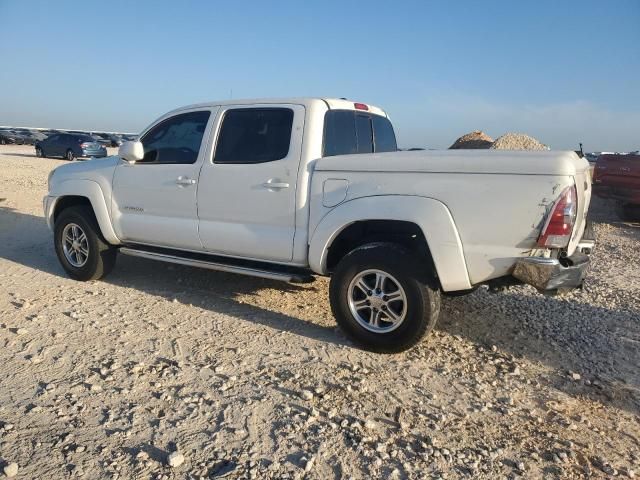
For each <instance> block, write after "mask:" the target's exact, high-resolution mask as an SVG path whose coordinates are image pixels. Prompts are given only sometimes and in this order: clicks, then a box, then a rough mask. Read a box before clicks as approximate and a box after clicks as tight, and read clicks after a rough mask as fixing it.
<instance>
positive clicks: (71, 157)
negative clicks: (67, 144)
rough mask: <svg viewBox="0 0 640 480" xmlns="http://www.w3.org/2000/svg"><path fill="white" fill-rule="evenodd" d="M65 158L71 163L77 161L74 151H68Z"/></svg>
mask: <svg viewBox="0 0 640 480" xmlns="http://www.w3.org/2000/svg"><path fill="white" fill-rule="evenodd" d="M65 157H66V159H67V160H69V161H70V162H73V161H74V160H75V159H76V154H75V153H73V150H71V149H69V150H67V154H66V155H65Z"/></svg>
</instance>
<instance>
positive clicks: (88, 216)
mask: <svg viewBox="0 0 640 480" xmlns="http://www.w3.org/2000/svg"><path fill="white" fill-rule="evenodd" d="M54 245H55V249H56V254H57V255H58V260H60V263H61V264H62V267H63V268H64V269H65V271H66V272H67V273H68V274H69V276H70V277H71V278H74V279H76V280H82V281H86V280H97V279H99V278H102V277H104V276H105V275H107V274H108V273H109V272H110V271H111V270H112V269H113V267H114V265H115V263H116V254H117V251H116V249H115V248H114V247H112V246H111V245H109V244H108V243H107V241H106V240H105V239H104V238H103V237H102V234H101V233H100V227H98V222H97V221H96V218H95V216H94V214H93V211H92V210H91V208H89V207H87V206H76V207H69V208H67V209H65V210H63V211H62V213H60V215H59V216H58V218H57V219H56V222H55V228H54Z"/></svg>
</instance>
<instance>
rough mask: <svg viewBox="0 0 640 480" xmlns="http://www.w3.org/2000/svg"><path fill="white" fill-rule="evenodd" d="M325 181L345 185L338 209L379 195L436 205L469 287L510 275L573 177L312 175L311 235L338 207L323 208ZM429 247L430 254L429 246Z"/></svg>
mask: <svg viewBox="0 0 640 480" xmlns="http://www.w3.org/2000/svg"><path fill="white" fill-rule="evenodd" d="M328 179H345V180H347V182H348V189H347V193H346V196H345V200H344V201H343V202H342V203H341V204H340V205H345V203H346V202H349V201H351V200H354V199H358V198H364V197H370V196H383V195H392V196H393V195H396V196H409V197H411V196H414V197H423V198H430V199H433V200H436V201H438V202H441V203H442V204H443V205H444V206H446V208H447V210H448V211H449V212H450V214H451V218H452V221H453V223H454V225H455V228H456V229H457V232H458V235H459V238H460V244H461V248H462V252H463V253H462V254H463V257H464V262H465V264H466V268H467V271H468V277H469V282H470V284H477V283H480V282H483V281H486V280H489V279H492V278H497V277H501V276H504V275H507V274H510V273H511V270H512V268H513V266H514V263H515V260H516V259H517V258H519V257H523V256H528V255H529V253H530V251H531V249H533V248H534V247H535V244H536V241H537V238H538V235H539V233H540V229H541V228H542V225H543V220H544V218H545V215H546V213H547V212H548V211H549V209H550V208H551V206H552V205H553V202H554V201H555V199H556V198H557V197H558V195H560V193H561V192H562V190H563V189H564V188H566V187H567V186H569V185H573V184H574V179H573V177H572V176H568V175H567V176H561V175H516V174H467V173H415V172H412V173H396V172H394V173H389V172H353V171H347V172H345V171H343V172H330V171H321V172H315V173H314V176H313V180H312V192H311V194H312V201H311V212H310V226H311V232H313V231H314V229H316V228H317V226H318V225H320V224H321V223H322V221H323V218H324V217H325V216H327V215H328V214H329V212H331V211H332V210H334V209H338V208H340V205H338V206H335V207H326V206H324V205H323V202H322V197H323V184H324V182H325V180H328ZM406 208H411V207H409V206H407V207H406ZM367 214H368V216H369V218H370V219H376V213H375V211H370V212H367ZM421 223H422V225H424V227H423V231H424V233H425V237H427V240H428V238H429V231H428V230H429V229H432V228H433V229H436V228H438V225H437V223H436V222H435V221H433V219H429V218H424V219H423V220H422V222H421ZM425 230H426V231H425ZM312 241H313V233H312ZM429 247H430V249H431V250H432V254H433V253H434V252H433V250H434V246H433V245H431V243H429ZM434 260H435V258H434ZM436 268H437V269H438V265H437V261H436ZM448 273H449V272H447V269H446V268H445V269H442V272H441V269H438V274H439V276H440V277H443V276H446V275H448ZM441 281H442V279H441ZM445 290H447V289H445Z"/></svg>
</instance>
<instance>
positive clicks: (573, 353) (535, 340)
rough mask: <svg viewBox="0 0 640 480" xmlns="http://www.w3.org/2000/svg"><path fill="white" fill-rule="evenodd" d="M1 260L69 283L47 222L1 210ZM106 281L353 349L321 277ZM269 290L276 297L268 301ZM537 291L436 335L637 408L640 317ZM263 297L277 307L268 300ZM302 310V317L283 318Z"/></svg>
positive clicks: (124, 262) (498, 299) (144, 274)
mask: <svg viewBox="0 0 640 480" xmlns="http://www.w3.org/2000/svg"><path fill="white" fill-rule="evenodd" d="M596 255H597V251H596ZM0 258H3V259H5V260H8V261H10V262H14V263H17V264H20V265H23V266H26V267H28V268H32V269H35V270H39V271H41V272H43V273H45V274H49V275H51V276H54V277H61V278H60V279H57V280H55V279H54V280H53V281H52V284H56V283H57V284H59V283H60V281H62V280H63V279H64V280H63V281H69V280H68V279H67V277H66V274H65V273H64V271H63V270H62V268H61V267H60V265H59V263H58V261H57V258H56V255H55V252H54V250H53V246H52V242H51V233H50V232H49V230H48V228H47V226H46V224H45V222H44V219H43V218H42V217H40V216H35V215H29V214H25V213H21V212H18V211H16V210H13V209H11V208H8V207H2V206H1V204H0ZM103 281H104V282H105V283H108V284H111V285H114V286H117V287H123V288H131V289H136V290H139V291H142V292H145V293H147V294H149V295H153V296H156V297H162V298H165V299H167V300H169V301H177V302H180V303H183V304H191V305H194V306H196V307H199V308H202V309H205V310H208V311H211V312H215V313H220V314H225V315H229V316H232V317H234V318H238V319H241V320H243V321H250V322H254V323H257V324H260V325H264V326H267V327H269V328H272V329H274V330H278V331H287V332H291V333H293V334H295V335H297V336H300V337H303V338H304V337H306V338H309V339H313V340H315V341H320V342H327V343H332V344H337V345H349V346H351V345H352V344H351V343H350V342H349V341H348V340H347V339H346V338H345V337H344V336H343V335H342V333H340V332H339V331H338V330H337V329H336V326H335V322H334V320H333V318H331V314H330V309H329V308H328V301H327V299H326V297H327V292H326V282H325V281H323V280H320V281H318V282H316V283H315V284H311V285H303V286H296V285H291V284H285V283H282V282H276V281H272V280H265V279H258V278H251V277H243V276H239V275H233V274H227V273H222V272H210V271H207V270H201V269H196V268H188V267H182V266H177V265H169V264H163V263H159V262H154V261H150V260H144V259H140V258H133V257H126V256H124V255H121V256H119V258H118V263H117V266H116V268H115V270H114V271H113V272H112V273H111V275H109V276H108V277H107V278H105V279H104V280H103ZM98 284H99V283H98ZM265 290H274V292H275V294H270V295H262V294H261V292H264V291H265ZM530 293H531V292H527V291H526V290H522V289H520V288H518V289H515V290H511V291H509V292H506V293H502V294H490V293H489V292H487V291H486V290H483V289H480V290H478V291H476V292H475V293H473V294H471V295H469V296H466V297H459V298H448V299H445V300H444V302H443V312H442V315H441V317H440V323H439V325H438V327H437V328H438V329H439V330H440V331H441V332H446V333H447V334H449V335H453V336H459V337H462V338H464V339H466V340H467V341H469V342H471V343H473V344H475V345H478V346H483V347H491V346H492V345H495V346H496V347H498V349H499V350H500V351H503V352H505V353H506V354H510V355H513V356H514V357H526V358H528V359H529V360H531V361H533V362H540V363H542V364H544V365H546V366H548V367H550V368H552V369H555V371H556V372H555V373H552V374H549V375H546V376H545V378H541V379H540V382H541V383H544V382H546V383H548V384H549V385H551V386H553V387H554V388H556V389H558V390H559V391H562V392H565V393H567V394H569V395H571V396H574V397H585V396H586V397H589V398H592V399H593V400H595V401H597V402H599V403H604V404H608V405H615V406H618V407H620V408H623V409H625V410H629V411H631V412H634V413H637V412H638V411H640V392H639V389H640V373H639V372H638V370H637V366H638V365H639V364H640V322H639V319H640V311H638V310H636V309H633V308H619V309H608V308H603V307H599V306H596V305H593V304H591V303H590V302H591V301H592V300H591V298H590V294H589V291H588V289H587V291H585V292H583V293H577V294H574V297H572V298H571V299H564V298H556V297H544V296H538V295H531V294H530ZM265 297H269V299H270V300H269V301H270V302H271V303H265V302H266V301H267V300H265ZM285 297H286V298H285ZM286 302H295V304H294V305H291V304H287V303H286ZM296 308H298V309H299V311H300V312H301V313H300V315H296V314H290V313H285V312H291V310H295V309H296ZM437 343H438V342H437V341H433V339H432V340H431V341H430V340H427V341H426V342H425V343H423V344H422V345H420V346H418V347H417V348H419V349H432V348H437V345H435V347H434V344H437ZM407 358H410V357H407ZM568 371H573V372H576V373H579V374H580V375H581V377H582V381H580V382H575V381H571V380H570V379H568V375H567V372H568ZM586 380H589V381H590V382H591V383H592V386H587V385H586V382H585V381H586ZM594 382H597V383H598V384H599V385H600V387H598V386H597V385H596V386H593V385H595V384H594Z"/></svg>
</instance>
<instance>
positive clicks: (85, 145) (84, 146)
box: [80, 143, 89, 148]
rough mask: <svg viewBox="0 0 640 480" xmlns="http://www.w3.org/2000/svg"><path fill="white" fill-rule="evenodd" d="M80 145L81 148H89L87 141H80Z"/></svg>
mask: <svg viewBox="0 0 640 480" xmlns="http://www.w3.org/2000/svg"><path fill="white" fill-rule="evenodd" d="M80 147H81V148H89V144H88V143H81V144H80Z"/></svg>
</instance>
